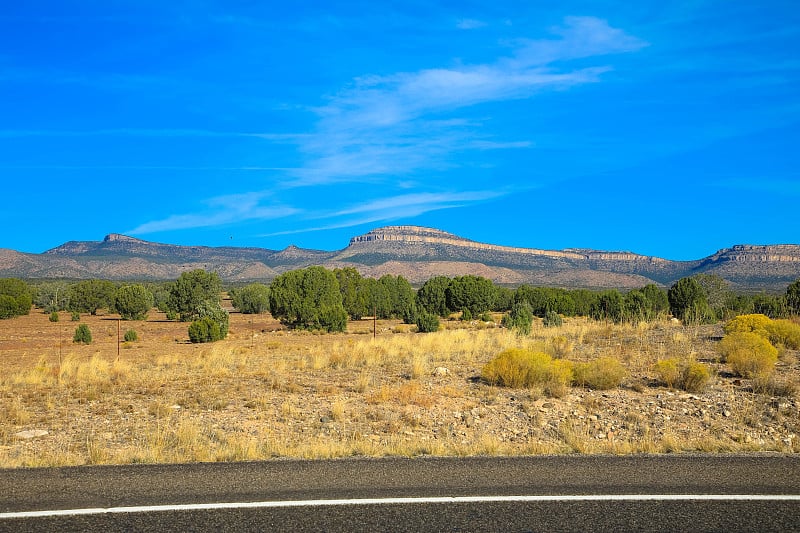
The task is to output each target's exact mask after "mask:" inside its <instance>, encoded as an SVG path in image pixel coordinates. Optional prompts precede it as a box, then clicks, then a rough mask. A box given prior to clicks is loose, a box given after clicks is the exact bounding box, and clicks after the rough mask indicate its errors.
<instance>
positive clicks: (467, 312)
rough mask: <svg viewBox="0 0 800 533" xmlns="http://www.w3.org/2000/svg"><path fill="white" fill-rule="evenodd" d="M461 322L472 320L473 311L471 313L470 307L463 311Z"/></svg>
mask: <svg viewBox="0 0 800 533" xmlns="http://www.w3.org/2000/svg"><path fill="white" fill-rule="evenodd" d="M461 320H464V321H467V320H472V311H470V310H469V308H468V307H467V308H464V310H463V311H461Z"/></svg>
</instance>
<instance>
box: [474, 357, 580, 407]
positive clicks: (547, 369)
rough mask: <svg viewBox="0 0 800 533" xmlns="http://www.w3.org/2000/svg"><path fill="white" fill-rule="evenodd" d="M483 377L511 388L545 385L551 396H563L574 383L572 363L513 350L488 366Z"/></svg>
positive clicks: (494, 359)
mask: <svg viewBox="0 0 800 533" xmlns="http://www.w3.org/2000/svg"><path fill="white" fill-rule="evenodd" d="M481 377H482V378H483V379H484V381H486V382H487V383H490V384H492V385H501V386H504V387H511V388H522V387H533V386H541V387H542V388H543V389H544V391H545V392H547V393H548V394H550V395H551V396H563V395H564V394H565V393H566V391H567V390H568V387H569V385H570V383H571V381H572V364H571V363H570V362H569V361H566V360H555V361H554V360H553V358H552V357H550V356H549V355H547V354H546V353H542V352H532V351H529V350H523V349H521V348H511V349H509V350H505V351H503V352H501V353H499V354H498V355H496V356H495V357H494V358H493V359H492V360H491V361H489V362H488V363H486V365H485V366H484V367H483V370H482V371H481Z"/></svg>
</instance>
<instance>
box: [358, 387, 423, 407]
mask: <svg viewBox="0 0 800 533" xmlns="http://www.w3.org/2000/svg"><path fill="white" fill-rule="evenodd" d="M365 401H366V402H367V403H370V404H380V403H395V404H398V405H418V406H420V407H430V406H432V405H433V403H434V399H433V397H432V396H431V395H430V394H427V393H426V392H425V391H424V390H423V389H422V386H421V385H420V384H419V382H418V381H409V382H407V383H403V384H401V385H399V386H396V387H389V386H387V385H383V386H381V388H380V389H378V390H377V391H375V392H374V393H372V394H370V395H368V396H367V397H366V398H365Z"/></svg>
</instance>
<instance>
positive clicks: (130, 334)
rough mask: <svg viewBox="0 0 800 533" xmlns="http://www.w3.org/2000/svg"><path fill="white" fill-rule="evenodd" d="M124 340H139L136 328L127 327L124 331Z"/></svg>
mask: <svg viewBox="0 0 800 533" xmlns="http://www.w3.org/2000/svg"><path fill="white" fill-rule="evenodd" d="M124 338H125V342H136V341H138V340H139V335H138V334H137V333H136V330H133V329H129V330H128V331H126V332H125V337H124Z"/></svg>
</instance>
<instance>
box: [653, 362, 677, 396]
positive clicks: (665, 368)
mask: <svg viewBox="0 0 800 533" xmlns="http://www.w3.org/2000/svg"><path fill="white" fill-rule="evenodd" d="M655 371H656V373H657V374H658V379H659V381H661V383H663V384H664V385H666V386H667V387H669V388H670V389H671V388H673V387H675V386H676V385H677V384H678V382H679V381H680V379H681V360H680V359H678V358H677V357H670V358H669V359H661V360H660V361H658V362H657V363H656V366H655Z"/></svg>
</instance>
